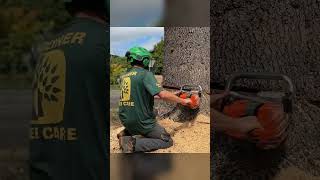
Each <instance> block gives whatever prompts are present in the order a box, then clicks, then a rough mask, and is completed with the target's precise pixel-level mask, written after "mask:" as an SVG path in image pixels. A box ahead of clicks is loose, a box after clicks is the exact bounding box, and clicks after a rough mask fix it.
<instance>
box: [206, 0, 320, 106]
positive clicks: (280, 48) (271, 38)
mask: <svg viewBox="0 0 320 180" xmlns="http://www.w3.org/2000/svg"><path fill="white" fill-rule="evenodd" d="M319 29H320V3H319V1H317V0H284V1H277V0H270V1H258V0H215V1H212V3H211V39H212V44H211V49H212V56H213V58H212V60H213V61H212V64H211V67H212V68H213V71H212V72H213V73H211V79H212V80H213V82H214V83H215V84H216V85H223V84H224V82H225V80H226V78H227V77H228V75H230V74H231V73H234V72H243V71H245V72H279V73H284V74H287V75H288V76H289V77H291V78H292V80H293V81H294V84H295V86H296V90H297V95H298V96H300V95H302V96H304V97H305V98H308V99H312V100H315V99H317V100H320V93H319V92H318V89H319V87H320V78H319V75H320V71H319V69H320V48H319V46H320V36H319V32H320V31H319ZM241 84H242V85H243V86H246V87H252V88H255V87H260V88H263V89H270V88H277V87H278V84H277V83H272V84H270V83H260V84H257V83H243V82H242V83H241ZM239 85H240V84H239Z"/></svg>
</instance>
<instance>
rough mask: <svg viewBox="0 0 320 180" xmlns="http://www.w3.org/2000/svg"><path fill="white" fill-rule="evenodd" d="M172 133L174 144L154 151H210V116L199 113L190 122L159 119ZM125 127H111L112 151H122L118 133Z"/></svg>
mask: <svg viewBox="0 0 320 180" xmlns="http://www.w3.org/2000/svg"><path fill="white" fill-rule="evenodd" d="M158 122H159V124H160V125H161V126H163V127H164V128H166V130H167V131H168V132H169V133H170V134H171V136H172V139H173V141H174V144H173V146H172V147H170V148H168V149H160V150H157V151H154V152H153V153H210V118H209V116H205V115H202V114H200V115H198V116H197V117H196V118H195V119H194V120H193V121H190V122H183V123H182V122H174V121H172V120H170V119H168V118H167V119H163V120H159V121H158ZM122 129H123V127H119V126H112V127H111V128H110V152H111V153H121V150H120V148H119V143H118V139H117V133H118V132H120V131H121V130H122Z"/></svg>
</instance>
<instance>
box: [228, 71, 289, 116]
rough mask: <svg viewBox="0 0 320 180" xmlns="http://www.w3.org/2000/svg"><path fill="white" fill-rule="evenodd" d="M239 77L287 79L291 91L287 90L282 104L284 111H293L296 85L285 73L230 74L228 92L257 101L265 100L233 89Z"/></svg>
mask: <svg viewBox="0 0 320 180" xmlns="http://www.w3.org/2000/svg"><path fill="white" fill-rule="evenodd" d="M239 79H264V80H283V81H286V82H287V84H288V87H289V88H288V90H289V92H285V95H284V96H283V97H282V104H283V108H284V112H288V113H291V112H292V97H293V94H294V86H293V83H292V81H291V79H290V78H289V77H288V76H286V75H284V74H278V73H234V74H232V75H231V76H230V78H229V79H228V82H227V86H226V88H225V91H226V92H230V94H231V95H233V96H236V97H240V98H244V99H249V100H252V101H256V102H262V103H263V102H265V101H266V100H264V99H263V98H259V97H252V96H247V95H243V94H239V93H237V92H234V91H231V89H232V85H233V83H235V82H236V81H237V80H239Z"/></svg>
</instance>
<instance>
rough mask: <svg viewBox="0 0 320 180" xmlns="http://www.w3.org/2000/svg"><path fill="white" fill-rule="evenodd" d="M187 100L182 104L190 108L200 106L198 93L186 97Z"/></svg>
mask: <svg viewBox="0 0 320 180" xmlns="http://www.w3.org/2000/svg"><path fill="white" fill-rule="evenodd" d="M184 100H185V102H184V103H182V105H184V106H187V107H189V108H190V109H197V108H199V106H200V97H199V96H198V95H196V94H193V95H191V97H190V98H186V99H184Z"/></svg>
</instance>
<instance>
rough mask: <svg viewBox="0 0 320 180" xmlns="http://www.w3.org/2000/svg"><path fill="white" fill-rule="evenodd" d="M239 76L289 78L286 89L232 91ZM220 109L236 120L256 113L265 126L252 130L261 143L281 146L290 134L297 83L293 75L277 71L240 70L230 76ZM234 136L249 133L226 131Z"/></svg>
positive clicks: (262, 144) (259, 144)
mask: <svg viewBox="0 0 320 180" xmlns="http://www.w3.org/2000/svg"><path fill="white" fill-rule="evenodd" d="M239 79H254V80H277V81H285V82H286V84H287V87H286V88H283V89H284V90H283V91H281V92H279V91H260V92H256V93H252V92H251V93H248V92H239V91H237V92H236V91H232V87H233V86H234V83H235V82H236V81H237V80H239ZM225 92H227V93H228V95H227V96H226V97H225V98H224V99H223V101H222V104H221V109H220V111H221V112H223V113H224V114H225V115H228V116H230V117H233V118H234V119H235V120H237V119H238V118H241V117H245V116H256V117H257V119H258V121H259V123H260V124H261V125H262V127H263V129H255V130H253V131H251V132H250V133H249V134H250V136H251V137H254V139H255V141H256V145H257V147H259V148H261V149H273V148H276V147H278V146H279V145H280V144H281V143H282V142H283V141H284V140H285V139H286V135H287V132H286V131H287V127H288V124H289V122H288V121H289V120H288V119H289V116H288V115H289V114H291V113H292V106H293V105H292V104H293V95H294V87H293V83H292V81H291V79H290V78H289V77H287V76H285V75H283V74H275V73H236V74H233V75H231V77H230V78H229V80H228V82H227V85H226V88H225ZM226 134H228V135H229V136H231V137H234V138H236V139H243V138H245V137H246V135H244V134H241V133H237V132H226Z"/></svg>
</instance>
